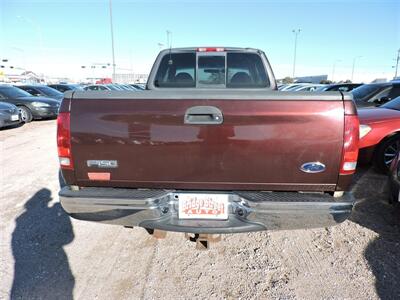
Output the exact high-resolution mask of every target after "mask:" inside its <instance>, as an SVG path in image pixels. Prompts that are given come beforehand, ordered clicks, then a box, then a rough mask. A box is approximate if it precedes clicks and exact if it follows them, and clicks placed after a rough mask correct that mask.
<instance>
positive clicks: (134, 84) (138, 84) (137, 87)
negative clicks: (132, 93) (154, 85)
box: [130, 83, 146, 91]
mask: <svg viewBox="0 0 400 300" xmlns="http://www.w3.org/2000/svg"><path fill="white" fill-rule="evenodd" d="M130 86H133V87H134V88H135V89H137V90H141V91H142V90H145V89H146V85H145V84H143V83H131V84H130Z"/></svg>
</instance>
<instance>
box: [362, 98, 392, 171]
mask: <svg viewBox="0 0 400 300" xmlns="http://www.w3.org/2000/svg"><path fill="white" fill-rule="evenodd" d="M358 116H359V119H360V142H359V147H360V156H359V157H360V160H361V161H362V162H371V163H372V164H373V165H374V166H375V167H376V168H377V169H378V170H380V171H382V172H387V171H388V169H389V166H390V164H391V162H392V161H393V159H394V157H395V156H396V154H397V153H398V151H399V145H398V143H399V141H400V97H397V98H395V99H393V100H392V101H390V102H388V103H386V104H383V105H381V106H380V107H374V108H364V109H359V110H358Z"/></svg>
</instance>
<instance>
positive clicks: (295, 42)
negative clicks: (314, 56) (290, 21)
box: [292, 29, 301, 79]
mask: <svg viewBox="0 0 400 300" xmlns="http://www.w3.org/2000/svg"><path fill="white" fill-rule="evenodd" d="M300 31H301V29H297V30H296V29H293V30H292V32H293V33H294V57H293V74H292V78H293V79H294V75H295V72H296V54H297V36H298V35H299V34H300Z"/></svg>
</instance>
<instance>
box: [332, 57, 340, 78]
mask: <svg viewBox="0 0 400 300" xmlns="http://www.w3.org/2000/svg"><path fill="white" fill-rule="evenodd" d="M337 62H341V60H340V59H336V60H335V61H334V62H333V67H332V82H334V80H335V68H336V63H337Z"/></svg>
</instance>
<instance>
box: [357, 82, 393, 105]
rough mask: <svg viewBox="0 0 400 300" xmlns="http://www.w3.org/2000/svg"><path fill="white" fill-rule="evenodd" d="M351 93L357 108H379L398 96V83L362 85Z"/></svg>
mask: <svg viewBox="0 0 400 300" xmlns="http://www.w3.org/2000/svg"><path fill="white" fill-rule="evenodd" d="M351 93H352V94H353V97H354V101H355V102H356V105H357V107H367V106H379V105H382V104H384V103H386V102H389V101H390V100H392V99H394V98H396V97H398V96H400V82H384V83H370V84H364V85H362V86H360V87H358V88H355V89H354V90H352V91H351Z"/></svg>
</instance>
